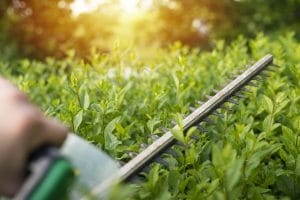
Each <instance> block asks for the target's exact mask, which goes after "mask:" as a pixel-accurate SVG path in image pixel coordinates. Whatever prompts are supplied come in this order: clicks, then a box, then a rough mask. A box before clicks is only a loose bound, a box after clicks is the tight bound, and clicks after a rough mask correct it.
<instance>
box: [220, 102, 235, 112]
mask: <svg viewBox="0 0 300 200" xmlns="http://www.w3.org/2000/svg"><path fill="white" fill-rule="evenodd" d="M220 108H221V109H223V110H227V111H229V112H231V111H233V109H232V108H230V107H228V106H226V105H224V104H222V105H220Z"/></svg>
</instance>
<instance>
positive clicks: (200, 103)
mask: <svg viewBox="0 0 300 200" xmlns="http://www.w3.org/2000/svg"><path fill="white" fill-rule="evenodd" d="M197 103H198V104H199V105H203V104H204V103H205V102H204V101H197Z"/></svg>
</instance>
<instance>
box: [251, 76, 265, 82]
mask: <svg viewBox="0 0 300 200" xmlns="http://www.w3.org/2000/svg"><path fill="white" fill-rule="evenodd" d="M252 80H256V81H263V78H262V77H260V76H255V77H254V78H253V79H252Z"/></svg>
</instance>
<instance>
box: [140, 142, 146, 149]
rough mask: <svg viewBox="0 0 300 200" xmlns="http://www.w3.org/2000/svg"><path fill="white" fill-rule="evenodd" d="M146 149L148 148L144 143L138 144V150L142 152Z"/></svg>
mask: <svg viewBox="0 0 300 200" xmlns="http://www.w3.org/2000/svg"><path fill="white" fill-rule="evenodd" d="M147 147H148V145H147V144H145V143H142V144H140V148H141V149H142V150H144V149H146V148H147Z"/></svg>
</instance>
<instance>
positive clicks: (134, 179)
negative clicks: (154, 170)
mask: <svg viewBox="0 0 300 200" xmlns="http://www.w3.org/2000/svg"><path fill="white" fill-rule="evenodd" d="M149 169H150V168H148V169H145V170H144V169H143V170H142V171H143V172H148V171H149ZM128 181H129V182H130V183H133V184H139V183H141V182H142V179H141V177H139V176H138V175H135V176H132V177H130V178H129V179H128Z"/></svg>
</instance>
